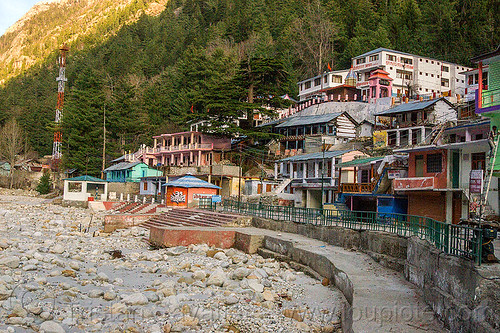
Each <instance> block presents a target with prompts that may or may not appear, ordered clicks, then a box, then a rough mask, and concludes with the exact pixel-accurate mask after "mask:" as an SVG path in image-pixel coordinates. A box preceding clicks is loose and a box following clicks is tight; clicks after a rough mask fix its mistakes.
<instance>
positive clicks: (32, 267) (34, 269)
mask: <svg viewBox="0 0 500 333" xmlns="http://www.w3.org/2000/svg"><path fill="white" fill-rule="evenodd" d="M36 270H37V267H36V265H26V266H24V267H23V271H26V272H27V271H36Z"/></svg>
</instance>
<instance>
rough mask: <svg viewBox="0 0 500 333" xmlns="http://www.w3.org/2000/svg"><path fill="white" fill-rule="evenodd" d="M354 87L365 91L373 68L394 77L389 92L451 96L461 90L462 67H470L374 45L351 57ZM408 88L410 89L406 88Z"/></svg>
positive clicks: (393, 94) (463, 79)
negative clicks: (355, 79) (366, 50)
mask: <svg viewBox="0 0 500 333" xmlns="http://www.w3.org/2000/svg"><path fill="white" fill-rule="evenodd" d="M352 68H353V70H354V71H355V72H356V75H357V83H356V87H357V88H359V89H361V91H362V94H363V95H368V94H369V89H370V85H369V79H370V76H371V73H372V72H373V71H375V70H377V69H382V70H384V71H386V72H388V75H389V76H390V77H391V78H392V79H394V81H393V83H392V85H393V87H394V89H393V93H392V96H400V95H405V96H413V95H420V96H425V95H430V96H440V95H442V96H453V97H455V96H456V95H457V94H458V95H460V96H463V95H464V94H465V86H466V82H465V75H464V74H463V72H464V71H467V70H470V69H471V68H469V67H466V66H462V65H459V64H455V63H451V62H447V61H442V60H438V59H432V58H428V57H422V56H419V55H415V54H410V53H405V52H400V51H395V50H390V49H385V48H378V49H375V50H372V51H370V52H366V53H364V54H361V55H359V56H357V57H354V58H352ZM408 88H410V90H411V91H408V90H409V89H408Z"/></svg>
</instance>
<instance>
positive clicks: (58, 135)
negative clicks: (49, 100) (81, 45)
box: [52, 44, 69, 170]
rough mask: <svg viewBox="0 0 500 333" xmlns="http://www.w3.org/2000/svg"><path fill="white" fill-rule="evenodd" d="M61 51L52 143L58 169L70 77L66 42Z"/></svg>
mask: <svg viewBox="0 0 500 333" xmlns="http://www.w3.org/2000/svg"><path fill="white" fill-rule="evenodd" d="M59 51H60V52H61V54H60V56H59V76H58V77H57V78H56V81H57V107H56V119H55V125H56V129H55V132H54V144H53V145H52V169H54V170H58V169H59V164H60V162H61V157H62V153H61V146H62V132H61V126H60V124H61V120H62V116H63V106H64V85H65V83H66V81H68V79H66V53H67V52H68V51H69V48H68V46H67V45H66V44H63V45H62V46H61V48H60V49H59Z"/></svg>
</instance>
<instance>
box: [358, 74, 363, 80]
mask: <svg viewBox="0 0 500 333" xmlns="http://www.w3.org/2000/svg"><path fill="white" fill-rule="evenodd" d="M362 78H363V76H362V75H361V73H358V81H361V79H362Z"/></svg>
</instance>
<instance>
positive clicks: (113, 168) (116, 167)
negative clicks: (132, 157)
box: [104, 162, 142, 172]
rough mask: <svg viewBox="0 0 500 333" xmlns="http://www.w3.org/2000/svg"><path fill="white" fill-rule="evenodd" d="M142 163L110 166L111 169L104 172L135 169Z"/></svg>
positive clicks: (123, 163) (124, 163) (122, 163)
mask: <svg viewBox="0 0 500 333" xmlns="http://www.w3.org/2000/svg"><path fill="white" fill-rule="evenodd" d="M141 163H142V162H121V163H118V164H115V165H112V166H110V167H109V168H106V169H104V172H108V171H119V170H127V169H130V168H133V167H135V166H136V165H137V164H141Z"/></svg>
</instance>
